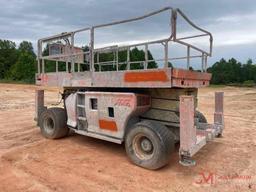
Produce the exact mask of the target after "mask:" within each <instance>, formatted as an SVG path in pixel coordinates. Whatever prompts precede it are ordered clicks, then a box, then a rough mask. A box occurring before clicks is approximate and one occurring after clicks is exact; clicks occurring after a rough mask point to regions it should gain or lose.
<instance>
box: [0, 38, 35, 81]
mask: <svg viewBox="0 0 256 192" xmlns="http://www.w3.org/2000/svg"><path fill="white" fill-rule="evenodd" d="M35 72H36V55H35V53H34V50H33V46H32V43H30V42H28V41H23V42H21V43H20V44H19V46H18V47H16V44H15V43H14V42H12V41H9V40H0V80H7V81H22V82H25V83H33V82H34V81H35V80H34V79H35V78H34V77H35Z"/></svg>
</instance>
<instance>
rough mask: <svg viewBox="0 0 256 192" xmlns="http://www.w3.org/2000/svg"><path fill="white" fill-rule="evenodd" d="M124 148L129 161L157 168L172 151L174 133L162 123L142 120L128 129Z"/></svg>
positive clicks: (167, 159)
mask: <svg viewBox="0 0 256 192" xmlns="http://www.w3.org/2000/svg"><path fill="white" fill-rule="evenodd" d="M125 148H126V153H127V155H128V157H129V158H130V159H131V161H132V162H133V163H134V164H136V165H138V166H141V167H144V168H147V169H158V168H161V167H163V166H164V165H166V164H167V163H168V162H169V159H170V154H171V153H172V152H173V151H174V135H173V133H172V132H171V131H170V130H169V129H168V128H167V127H165V126H164V125H162V124H160V123H156V122H153V121H142V122H140V123H137V124H135V125H134V127H132V128H131V129H130V131H129V132H128V133H127V135H126V138H125Z"/></svg>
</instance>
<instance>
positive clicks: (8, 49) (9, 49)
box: [0, 39, 18, 79]
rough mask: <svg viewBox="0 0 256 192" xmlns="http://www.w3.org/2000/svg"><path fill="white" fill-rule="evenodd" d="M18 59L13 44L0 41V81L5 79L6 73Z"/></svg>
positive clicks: (7, 41)
mask: <svg viewBox="0 0 256 192" xmlns="http://www.w3.org/2000/svg"><path fill="white" fill-rule="evenodd" d="M17 58H18V51H17V50H16V45H15V43H14V42H12V41H9V40H1V39H0V79H4V78H6V77H7V72H8V71H9V70H10V68H11V67H12V65H14V64H15V62H16V60H17Z"/></svg>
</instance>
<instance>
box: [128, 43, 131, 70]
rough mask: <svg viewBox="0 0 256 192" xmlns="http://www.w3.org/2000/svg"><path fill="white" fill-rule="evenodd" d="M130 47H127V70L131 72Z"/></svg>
mask: <svg viewBox="0 0 256 192" xmlns="http://www.w3.org/2000/svg"><path fill="white" fill-rule="evenodd" d="M130 69H131V67H130V47H127V70H130Z"/></svg>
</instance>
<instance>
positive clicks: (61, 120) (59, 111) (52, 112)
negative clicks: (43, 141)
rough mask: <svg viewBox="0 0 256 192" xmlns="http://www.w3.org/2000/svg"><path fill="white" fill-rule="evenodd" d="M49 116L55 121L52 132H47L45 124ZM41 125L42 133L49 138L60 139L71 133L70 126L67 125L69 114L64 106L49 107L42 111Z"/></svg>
mask: <svg viewBox="0 0 256 192" xmlns="http://www.w3.org/2000/svg"><path fill="white" fill-rule="evenodd" d="M49 118H50V119H51V120H52V121H53V129H52V130H53V131H52V133H49V132H47V131H46V128H45V126H44V122H45V121H46V120H47V119H49ZM39 125H40V129H41V133H42V135H43V136H44V137H45V138H48V139H59V138H62V137H65V136H67V135H68V133H69V128H68V127H67V114H66V111H65V110H64V109H63V108H49V109H47V110H45V111H44V112H42V113H41V115H40V119H39Z"/></svg>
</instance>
